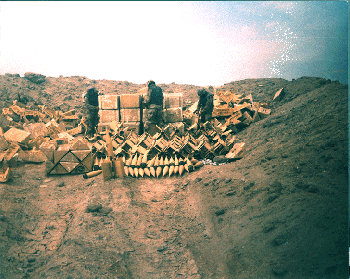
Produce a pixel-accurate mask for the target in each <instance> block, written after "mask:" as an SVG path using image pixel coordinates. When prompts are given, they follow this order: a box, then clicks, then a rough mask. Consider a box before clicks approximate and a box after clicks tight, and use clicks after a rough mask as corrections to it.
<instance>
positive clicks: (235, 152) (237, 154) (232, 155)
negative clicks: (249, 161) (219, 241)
mask: <svg viewBox="0 0 350 279" xmlns="http://www.w3.org/2000/svg"><path fill="white" fill-rule="evenodd" d="M244 153H245V143H244V142H241V143H236V144H235V145H234V146H233V147H232V149H231V150H230V151H229V152H228V153H227V154H226V155H225V157H226V158H228V159H240V158H242V157H243V156H244Z"/></svg>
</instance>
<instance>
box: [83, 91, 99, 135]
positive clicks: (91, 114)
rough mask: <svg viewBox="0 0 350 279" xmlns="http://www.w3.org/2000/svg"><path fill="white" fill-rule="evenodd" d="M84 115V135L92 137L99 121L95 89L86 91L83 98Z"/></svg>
mask: <svg viewBox="0 0 350 279" xmlns="http://www.w3.org/2000/svg"><path fill="white" fill-rule="evenodd" d="M84 103H85V105H84V114H85V121H86V127H87V130H86V131H85V135H87V136H90V137H93V136H94V134H95V132H96V127H97V124H98V121H99V117H98V91H97V90H96V89H95V88H90V89H88V90H87V92H86V94H85V96H84Z"/></svg>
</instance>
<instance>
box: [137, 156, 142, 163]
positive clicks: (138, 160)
mask: <svg viewBox="0 0 350 279" xmlns="http://www.w3.org/2000/svg"><path fill="white" fill-rule="evenodd" d="M141 162H142V156H141V154H140V155H139V158H138V159H137V165H138V166H141Z"/></svg>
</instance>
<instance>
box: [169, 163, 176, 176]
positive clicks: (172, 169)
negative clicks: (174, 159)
mask: <svg viewBox="0 0 350 279" xmlns="http://www.w3.org/2000/svg"><path fill="white" fill-rule="evenodd" d="M174 169H175V166H174V165H171V166H169V176H171V175H172V174H173V172H174Z"/></svg>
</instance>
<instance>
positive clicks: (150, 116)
mask: <svg viewBox="0 0 350 279" xmlns="http://www.w3.org/2000/svg"><path fill="white" fill-rule="evenodd" d="M147 87H148V90H147V94H146V95H145V96H144V106H145V107H146V108H148V110H147V113H145V114H144V128H145V130H146V131H147V130H148V129H149V127H150V124H151V123H153V124H156V125H157V126H159V127H162V126H163V98H164V97H163V91H162V89H161V88H160V87H159V86H157V85H156V84H155V82H154V81H153V80H150V81H148V83H147Z"/></svg>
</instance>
